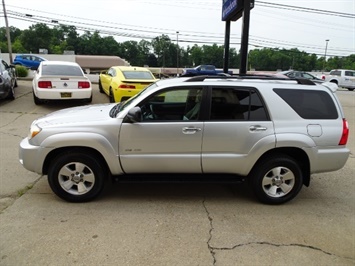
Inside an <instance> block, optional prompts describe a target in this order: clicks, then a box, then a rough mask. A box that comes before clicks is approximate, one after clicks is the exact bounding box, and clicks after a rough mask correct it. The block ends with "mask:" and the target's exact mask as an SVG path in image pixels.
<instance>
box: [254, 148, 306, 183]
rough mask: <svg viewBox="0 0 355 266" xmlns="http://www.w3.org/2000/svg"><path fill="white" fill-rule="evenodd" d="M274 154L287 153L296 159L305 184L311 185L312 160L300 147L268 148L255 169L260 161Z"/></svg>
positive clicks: (281, 154)
mask: <svg viewBox="0 0 355 266" xmlns="http://www.w3.org/2000/svg"><path fill="white" fill-rule="evenodd" d="M274 155H279V156H283V155H287V156H289V157H291V158H293V159H294V160H296V161H297V162H298V163H299V165H300V169H301V171H302V174H303V184H304V185H305V186H307V187H308V186H309V184H310V161H309V158H308V155H307V153H306V152H305V151H304V150H302V149H300V148H294V147H281V148H275V149H272V150H268V151H267V152H265V153H264V154H263V155H262V156H261V157H260V158H259V159H258V160H257V162H256V163H255V165H254V167H253V169H254V168H255V167H256V165H258V164H259V162H260V161H262V160H264V159H265V158H267V157H270V156H274ZM253 169H252V170H253ZM251 172H252V171H251Z"/></svg>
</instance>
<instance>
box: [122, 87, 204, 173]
mask: <svg viewBox="0 0 355 266" xmlns="http://www.w3.org/2000/svg"><path fill="white" fill-rule="evenodd" d="M202 92H203V89H202V88H201V87H194V86H191V87H184V88H171V89H169V90H166V91H163V92H159V93H156V94H154V95H151V96H149V97H148V98H147V99H146V100H144V101H143V102H141V103H140V104H139V105H138V106H139V107H140V108H141V110H142V121H141V122H139V123H129V122H124V123H123V124H122V126H121V131H120V140H119V154H120V161H121V165H122V168H123V170H124V172H125V173H201V172H202V171H201V144H202V135H203V124H204V123H203V122H202V121H200V120H199V113H200V112H199V111H200V108H201V94H202ZM191 110H194V111H193V113H194V114H195V115H194V116H193V117H192V116H191V117H190V119H189V118H188V117H187V114H188V113H189V111H191ZM191 113H192V112H191Z"/></svg>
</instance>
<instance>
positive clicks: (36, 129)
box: [28, 124, 42, 139]
mask: <svg viewBox="0 0 355 266" xmlns="http://www.w3.org/2000/svg"><path fill="white" fill-rule="evenodd" d="M41 130H42V129H41V128H40V127H39V126H37V125H36V124H32V125H31V128H30V133H29V134H28V139H32V138H33V137H34V136H36V135H37V134H38V133H39V132H41Z"/></svg>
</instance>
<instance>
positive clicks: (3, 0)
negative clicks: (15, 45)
mask: <svg viewBox="0 0 355 266" xmlns="http://www.w3.org/2000/svg"><path fill="white" fill-rule="evenodd" d="M2 8H3V10H4V18H5V25H6V38H7V47H8V48H7V49H8V50H9V59H10V64H12V46H11V36H10V29H9V23H8V21H7V15H6V8H5V0H2Z"/></svg>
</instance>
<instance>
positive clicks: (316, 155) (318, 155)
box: [310, 147, 350, 174]
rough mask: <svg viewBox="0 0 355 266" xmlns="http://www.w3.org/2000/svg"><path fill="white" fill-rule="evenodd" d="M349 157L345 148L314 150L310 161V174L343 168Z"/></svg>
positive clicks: (348, 151) (348, 152)
mask: <svg viewBox="0 0 355 266" xmlns="http://www.w3.org/2000/svg"><path fill="white" fill-rule="evenodd" d="M349 155H350V150H349V149H348V148H346V147H340V148H338V147H335V148H327V149H320V150H314V149H313V158H310V160H311V169H310V170H311V174H315V173H323V172H332V171H336V170H339V169H341V168H343V167H344V165H345V164H346V162H347V160H348V158H349Z"/></svg>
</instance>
